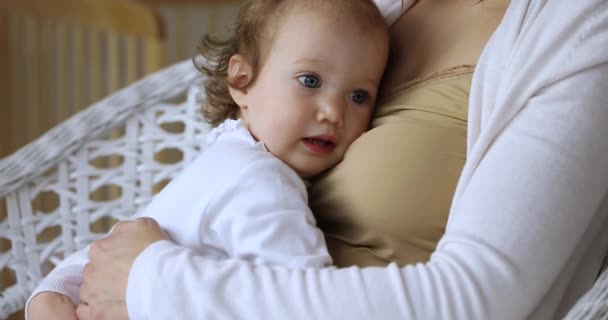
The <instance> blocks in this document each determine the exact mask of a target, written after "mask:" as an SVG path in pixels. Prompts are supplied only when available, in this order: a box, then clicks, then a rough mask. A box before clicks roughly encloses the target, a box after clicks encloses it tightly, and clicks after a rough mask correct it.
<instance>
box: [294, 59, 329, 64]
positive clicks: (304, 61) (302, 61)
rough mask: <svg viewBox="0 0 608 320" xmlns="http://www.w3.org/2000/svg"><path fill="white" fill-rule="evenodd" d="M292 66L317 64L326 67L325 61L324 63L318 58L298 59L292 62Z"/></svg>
mask: <svg viewBox="0 0 608 320" xmlns="http://www.w3.org/2000/svg"><path fill="white" fill-rule="evenodd" d="M294 64H307V65H310V64H318V65H327V64H328V63H327V61H325V60H324V59H320V58H299V59H297V60H296V61H294Z"/></svg>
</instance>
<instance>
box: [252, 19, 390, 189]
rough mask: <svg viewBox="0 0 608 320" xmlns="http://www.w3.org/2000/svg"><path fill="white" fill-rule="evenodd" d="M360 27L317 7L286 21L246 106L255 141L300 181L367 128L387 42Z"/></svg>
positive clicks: (335, 158)
mask: <svg viewBox="0 0 608 320" xmlns="http://www.w3.org/2000/svg"><path fill="white" fill-rule="evenodd" d="M350 20H352V21H350ZM355 23H356V22H355V20H353V19H348V21H347V20H346V19H340V17H332V16H330V15H329V14H323V13H320V12H314V9H307V10H299V12H293V13H291V14H289V15H287V16H286V17H284V18H283V19H282V23H281V24H280V26H279V30H278V31H277V32H276V34H275V38H274V43H273V44H272V47H271V48H269V50H268V53H267V55H266V59H265V61H264V63H263V65H262V68H261V70H260V71H259V74H258V77H257V79H256V81H255V83H254V84H253V85H251V86H250V87H249V88H248V89H247V100H246V101H247V103H246V106H241V108H242V118H243V120H244V121H245V123H246V124H247V125H248V127H249V129H250V130H251V132H252V134H253V135H254V137H255V138H256V139H258V140H260V141H263V142H264V143H265V144H266V147H267V148H268V150H269V151H270V152H272V153H273V154H274V155H275V156H276V157H278V158H279V159H281V160H282V161H283V162H285V163H286V164H288V165H289V166H290V167H292V168H293V169H294V170H296V172H298V173H299V174H300V176H302V177H311V176H314V175H317V174H319V173H320V172H322V171H324V170H327V169H328V168H330V167H332V166H334V165H336V164H337V163H338V162H340V161H341V160H342V157H343V156H344V153H345V151H346V149H347V148H348V147H349V146H350V144H351V143H352V142H353V141H354V140H355V139H356V138H357V137H359V136H360V135H361V134H362V133H363V132H364V131H365V130H366V129H367V127H368V124H369V121H370V117H371V114H372V109H373V106H374V103H375V100H376V95H377V93H378V86H379V84H380V80H381V78H382V74H383V72H384V67H385V64H386V60H387V56H388V37H387V35H386V34H385V33H384V32H383V31H382V30H381V29H380V28H377V29H378V30H374V29H373V28H372V29H371V30H370V29H367V30H364V29H363V28H361V27H359V26H356V25H354V24H355Z"/></svg>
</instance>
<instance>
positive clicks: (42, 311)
mask: <svg viewBox="0 0 608 320" xmlns="http://www.w3.org/2000/svg"><path fill="white" fill-rule="evenodd" d="M27 318H28V319H29V320H78V317H76V306H74V305H73V304H72V301H71V300H70V298H69V297H67V296H64V295H62V294H60V293H56V292H49V291H45V292H41V293H39V294H37V295H36V296H35V297H34V298H32V301H30V304H29V305H28V308H27Z"/></svg>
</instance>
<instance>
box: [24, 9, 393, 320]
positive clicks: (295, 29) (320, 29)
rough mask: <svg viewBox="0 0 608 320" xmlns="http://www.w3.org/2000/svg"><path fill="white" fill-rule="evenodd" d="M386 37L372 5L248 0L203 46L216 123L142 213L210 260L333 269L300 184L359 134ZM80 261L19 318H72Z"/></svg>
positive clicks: (55, 276) (63, 268)
mask: <svg viewBox="0 0 608 320" xmlns="http://www.w3.org/2000/svg"><path fill="white" fill-rule="evenodd" d="M388 41H389V37H388V29H387V25H386V23H385V21H384V20H383V18H382V16H381V15H380V13H379V12H378V9H377V8H376V6H375V4H374V3H373V1H371V0H253V1H249V2H247V4H246V5H245V6H244V7H243V9H242V10H241V12H240V14H239V17H238V23H237V26H236V29H235V32H234V34H233V36H232V37H231V38H230V39H228V40H225V41H223V40H216V39H214V38H212V37H210V36H206V37H205V38H204V39H203V41H202V43H201V46H200V48H201V53H202V55H203V56H204V57H205V58H206V62H205V63H204V64H200V65H199V66H198V67H199V69H200V70H201V71H202V72H203V73H205V74H206V75H207V76H208V78H209V80H208V82H207V83H206V85H205V89H206V93H207V97H208V100H207V102H206V104H205V105H204V106H203V114H204V116H205V118H206V120H207V121H209V122H210V123H212V124H213V125H215V126H216V128H214V129H213V130H212V131H211V132H209V133H208V134H207V135H206V136H205V141H204V147H203V148H202V149H203V151H202V152H201V154H200V155H198V157H197V158H196V159H195V160H194V161H193V162H192V163H191V164H189V165H188V166H187V167H186V168H185V169H184V171H183V172H182V173H180V174H179V175H178V176H177V177H176V178H175V179H173V181H172V182H171V183H169V184H168V185H167V186H166V187H165V188H164V189H163V190H162V191H161V192H160V193H159V194H158V195H157V196H155V197H154V199H153V200H152V201H151V203H150V204H149V205H148V206H147V207H146V208H145V209H144V210H143V211H142V212H139V213H138V215H139V216H149V217H152V218H154V219H156V220H157V221H158V222H159V223H160V225H161V226H162V227H163V229H164V230H165V231H166V232H167V234H168V235H169V236H170V237H171V238H172V239H173V240H174V241H175V242H177V243H178V244H180V245H183V246H187V247H190V248H192V249H193V250H197V251H199V252H201V253H202V254H203V255H205V256H206V257H209V258H210V259H226V258H230V259H245V260H248V261H251V262H253V263H259V264H269V265H277V266H279V265H280V266H286V267H289V268H310V267H323V266H326V265H329V264H331V257H330V256H329V254H328V252H327V248H326V246H325V241H324V238H323V234H322V233H321V231H320V230H318V229H317V228H316V226H315V219H314V217H313V215H312V213H311V211H310V209H309V207H308V203H307V193H306V184H305V179H307V178H311V177H313V176H315V175H318V174H319V173H321V172H323V171H325V170H327V169H329V168H331V167H332V166H334V165H336V164H337V163H338V162H340V161H341V160H342V158H343V156H344V153H345V152H346V149H347V148H348V147H349V146H350V144H351V143H352V142H353V141H354V140H355V139H357V137H359V136H360V135H361V134H362V133H363V132H364V131H365V130H366V129H367V127H368V124H369V121H370V117H371V113H372V110H373V106H374V103H375V100H376V96H377V94H378V87H379V84H380V80H381V78H382V74H383V71H384V67H385V64H386V62H387V57H388V51H389V48H388V46H389V45H388ZM86 262H87V257H86V250H82V251H79V252H77V253H75V254H73V255H71V256H70V257H68V258H67V259H66V260H65V261H63V262H62V263H60V264H59V265H58V266H57V267H56V268H55V269H54V270H53V271H52V272H51V273H50V274H49V275H48V276H47V277H46V278H45V279H44V280H43V282H42V283H41V284H40V286H39V287H38V288H37V289H36V290H35V291H34V293H33V294H32V296H31V297H30V299H29V301H28V305H27V307H26V310H27V312H28V315H27V317H28V318H29V319H30V320H38V319H45V320H49V319H77V314H76V307H75V306H76V305H77V304H78V303H79V302H80V300H79V297H78V294H79V286H80V284H81V280H82V276H81V274H82V268H83V266H84V265H85V264H86ZM133 291H136V290H133ZM132 298H136V297H132ZM127 299H129V297H127ZM131 317H134V315H131Z"/></svg>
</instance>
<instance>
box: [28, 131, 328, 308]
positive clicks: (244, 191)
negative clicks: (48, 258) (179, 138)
mask: <svg viewBox="0 0 608 320" xmlns="http://www.w3.org/2000/svg"><path fill="white" fill-rule="evenodd" d="M138 215H139V216H146V217H152V218H154V219H156V220H157V221H158V222H159V224H160V225H161V227H162V228H163V230H164V231H165V232H166V233H167V234H168V235H169V236H170V237H171V239H172V240H174V241H175V242H176V243H178V244H180V245H182V246H184V247H187V248H189V249H191V250H194V251H195V252H197V253H198V254H200V255H201V256H204V257H206V258H211V259H216V260H222V259H225V258H228V257H230V258H231V259H235V260H243V261H249V262H251V263H254V264H267V265H271V266H286V267H290V268H310V267H324V266H328V265H330V264H331V257H330V256H329V253H328V252H327V248H326V246H325V239H324V237H323V234H322V233H321V231H320V230H319V229H318V228H316V226H315V225H316V222H315V219H314V217H313V215H312V213H311V211H310V208H309V207H308V196H307V192H306V187H305V184H304V181H303V180H302V178H300V177H299V176H298V175H297V173H296V172H295V171H294V170H292V169H291V168H290V167H289V166H287V165H286V164H285V163H283V162H282V161H281V160H279V159H278V158H276V157H274V156H273V155H272V154H271V153H270V152H269V151H268V150H267V149H266V147H265V146H264V144H263V143H262V142H257V141H255V139H254V138H253V137H252V136H251V134H250V133H249V131H248V130H247V129H246V128H245V127H244V126H243V124H242V122H241V121H238V120H226V121H225V122H224V123H222V124H221V125H220V126H219V127H217V128H215V129H213V130H211V132H209V133H208V134H206V136H205V147H204V148H203V151H202V152H201V154H200V155H198V156H197V157H196V159H194V160H193V161H192V163H191V164H189V165H188V166H187V167H186V168H185V169H184V170H183V171H182V172H181V173H180V174H179V175H178V176H177V177H175V178H174V179H173V180H172V181H171V182H170V183H169V184H168V185H167V186H166V187H165V188H163V190H162V191H161V192H160V193H159V194H158V195H156V196H155V197H154V198H153V199H152V201H151V202H150V204H148V205H147V206H146V207H145V208H144V209H143V210H142V211H141V212H140V213H138ZM87 250H88V249H85V250H81V251H78V252H76V253H74V254H73V255H71V256H70V257H68V258H67V259H66V260H64V261H62V262H61V263H60V264H59V265H57V267H56V268H55V269H53V271H51V273H49V275H48V276H47V277H45V279H44V280H43V281H42V283H41V284H40V285H39V286H38V288H37V289H36V290H35V292H34V293H33V294H32V295H31V297H34V296H35V295H36V294H38V293H40V292H42V291H53V292H58V293H61V294H64V295H67V296H69V297H70V298H71V300H72V302H73V303H74V304H77V303H79V301H80V299H79V297H78V292H79V287H80V284H81V283H82V269H83V267H84V265H85V264H86V263H87V262H88V255H87ZM31 297H30V299H31ZM28 302H29V301H28Z"/></svg>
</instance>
